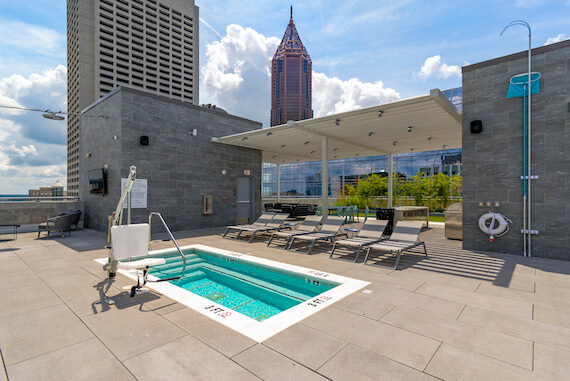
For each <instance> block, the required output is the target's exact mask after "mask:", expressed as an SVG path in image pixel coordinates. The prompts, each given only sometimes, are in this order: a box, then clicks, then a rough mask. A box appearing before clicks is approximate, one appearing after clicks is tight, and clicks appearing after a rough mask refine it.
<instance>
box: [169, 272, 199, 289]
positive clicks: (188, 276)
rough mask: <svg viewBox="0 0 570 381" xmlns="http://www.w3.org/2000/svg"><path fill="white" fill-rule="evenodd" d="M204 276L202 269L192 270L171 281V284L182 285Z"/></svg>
mask: <svg viewBox="0 0 570 381" xmlns="http://www.w3.org/2000/svg"><path fill="white" fill-rule="evenodd" d="M205 276H206V273H205V272H203V271H199V270H198V271H193V272H186V275H185V276H184V278H182V279H180V280H178V281H175V282H172V284H174V285H176V286H178V287H182V286H184V285H185V284H186V283H190V282H195V281H196V280H198V279H200V278H203V277H205Z"/></svg>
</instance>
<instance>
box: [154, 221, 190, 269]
mask: <svg viewBox="0 0 570 381" xmlns="http://www.w3.org/2000/svg"><path fill="white" fill-rule="evenodd" d="M153 215H155V216H158V217H159V218H160V221H162V225H163V226H164V228H165V229H166V232H167V233H168V235H169V236H170V239H171V240H172V242H174V245H175V246H176V249H177V250H178V252H179V253H180V256H181V257H182V278H184V277H185V276H186V257H185V256H184V253H183V252H182V250H181V249H180V246H178V242H176V239H175V238H174V235H172V232H171V231H170V229H169V228H168V225H166V221H164V218H162V215H161V214H160V213H158V212H150V214H149V215H148V235H149V237H148V242H149V245H150V242H151V237H150V235H151V233H152V216H153ZM149 249H150V247H149Z"/></svg>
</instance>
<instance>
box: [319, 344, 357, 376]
mask: <svg viewBox="0 0 570 381" xmlns="http://www.w3.org/2000/svg"><path fill="white" fill-rule="evenodd" d="M349 345H350V343H346V345H345V346H344V347H342V348H340V349H339V350H338V351H337V352H336V353H335V354H334V355H332V356H331V357H330V358H329V359H328V360H327V361H325V362H324V364H323V365H321V366H319V367H318V368H317V369H315V371H317V372H318V370H319V369H321V368H322V367H323V366H325V365H326V364H327V363H329V361H331V360H332V359H334V358H335V357H336V356H338V354H339V353H340V352H342V351H343V350H344V348H346V347H348V346H349ZM319 374H320V373H319ZM323 377H324V376H323Z"/></svg>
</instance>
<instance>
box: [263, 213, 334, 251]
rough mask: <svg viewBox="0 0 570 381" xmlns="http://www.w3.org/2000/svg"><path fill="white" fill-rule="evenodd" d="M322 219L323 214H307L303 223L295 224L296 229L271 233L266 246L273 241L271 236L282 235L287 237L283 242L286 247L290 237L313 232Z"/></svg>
mask: <svg viewBox="0 0 570 381" xmlns="http://www.w3.org/2000/svg"><path fill="white" fill-rule="evenodd" d="M322 221H323V216H308V217H307V218H305V221H303V223H301V224H299V226H297V230H289V231H277V232H274V233H273V234H271V238H270V239H269V242H268V243H267V246H269V245H271V241H273V238H275V236H277V237H284V238H286V239H287V241H286V242H285V247H287V246H288V245H289V240H290V239H291V237H294V236H297V235H301V234H309V233H315V232H316V231H317V228H318V227H319V225H320V224H321V222H322Z"/></svg>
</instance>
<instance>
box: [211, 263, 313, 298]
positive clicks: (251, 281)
mask: <svg viewBox="0 0 570 381" xmlns="http://www.w3.org/2000/svg"><path fill="white" fill-rule="evenodd" d="M202 268H203V269H204V271H206V273H207V272H208V270H209V271H211V272H212V273H214V274H219V275H221V276H226V277H229V278H233V279H235V280H237V281H239V282H244V283H246V284H248V285H250V286H253V287H258V288H262V289H265V290H267V291H270V292H274V293H276V294H278V295H282V296H284V297H287V298H292V299H296V300H298V301H304V300H307V299H309V298H310V297H311V296H312V295H309V294H304V293H301V292H298V291H295V290H291V289H288V288H286V287H282V286H278V285H275V284H272V283H270V282H266V281H263V280H260V279H257V278H255V277H251V276H248V275H245V274H242V273H239V272H236V271H232V270H228V269H226V268H224V269H220V268H219V267H216V266H212V265H210V264H207V263H206V264H203V265H202Z"/></svg>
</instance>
